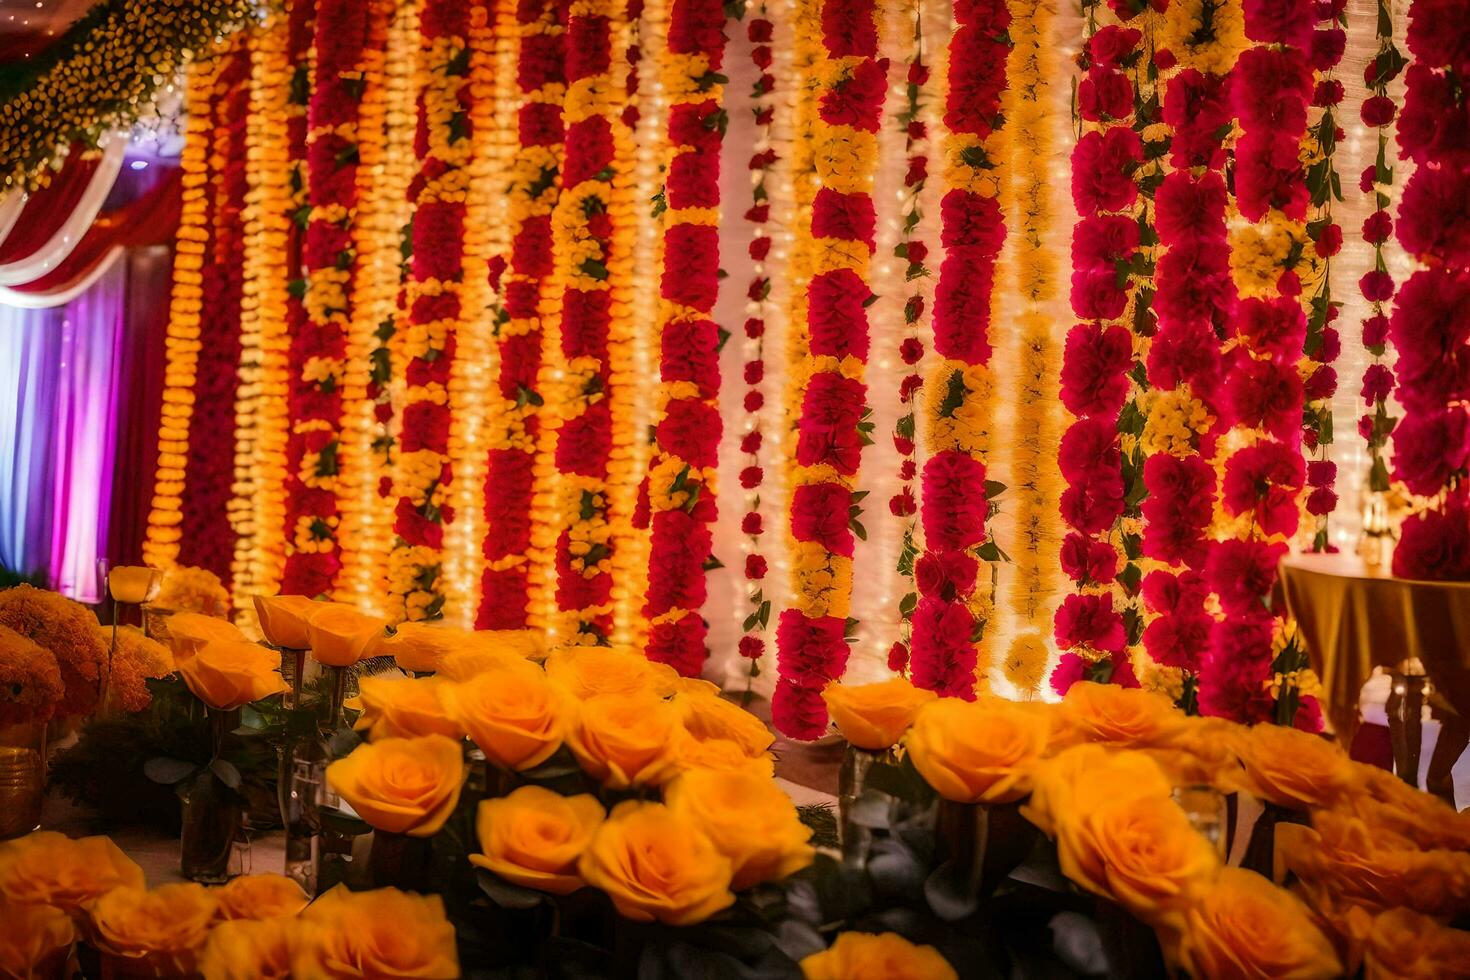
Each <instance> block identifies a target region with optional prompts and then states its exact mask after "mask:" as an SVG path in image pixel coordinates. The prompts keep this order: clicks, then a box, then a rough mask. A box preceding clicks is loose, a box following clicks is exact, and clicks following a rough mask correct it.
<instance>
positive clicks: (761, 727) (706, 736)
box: [673, 691, 776, 759]
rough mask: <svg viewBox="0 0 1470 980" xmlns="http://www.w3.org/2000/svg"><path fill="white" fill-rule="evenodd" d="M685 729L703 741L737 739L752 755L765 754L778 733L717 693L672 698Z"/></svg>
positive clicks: (759, 755)
mask: <svg viewBox="0 0 1470 980" xmlns="http://www.w3.org/2000/svg"><path fill="white" fill-rule="evenodd" d="M673 704H674V707H675V708H677V709H678V710H679V718H680V720H681V721H682V722H683V724H684V731H685V732H687V733H688V734H689V735H690V736H691V737H692V738H694V739H696V740H698V741H701V742H704V741H710V740H712V739H720V740H723V741H728V742H734V743H735V744H736V745H738V746H740V749H741V751H742V752H744V753H745V754H746V756H748V757H749V758H752V759H758V758H760V757H761V756H763V755H765V753H766V751H767V750H768V749H770V747H771V745H772V743H774V742H775V741H776V736H775V735H772V734H771V730H770V729H769V728H767V727H766V726H765V723H764V722H762V721H761V720H760V719H759V718H757V717H756V716H755V715H753V714H751V713H750V712H749V711H746V710H745V709H744V708H742V707H740V706H739V705H737V704H735V703H733V702H731V701H726V700H725V699H724V698H723V697H721V696H720V695H718V694H706V693H704V692H703V691H698V692H697V693H688V694H678V695H675V697H674V700H673Z"/></svg>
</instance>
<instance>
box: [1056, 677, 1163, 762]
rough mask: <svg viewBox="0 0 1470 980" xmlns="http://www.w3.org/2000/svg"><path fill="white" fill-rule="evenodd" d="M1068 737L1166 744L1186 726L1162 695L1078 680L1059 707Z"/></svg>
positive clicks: (1088, 740) (1131, 744)
mask: <svg viewBox="0 0 1470 980" xmlns="http://www.w3.org/2000/svg"><path fill="white" fill-rule="evenodd" d="M1061 718H1062V723H1063V724H1064V725H1065V726H1066V728H1067V730H1068V734H1069V735H1073V736H1075V737H1076V738H1078V739H1079V740H1081V741H1084V742H1118V743H1121V744H1123V745H1129V746H1148V745H1167V744H1169V743H1170V742H1171V741H1172V740H1173V738H1174V736H1175V735H1177V734H1178V733H1179V731H1180V730H1181V729H1182V728H1183V727H1184V726H1185V724H1186V723H1187V719H1186V717H1185V715H1184V712H1182V711H1180V710H1179V709H1178V708H1176V707H1174V703H1173V702H1172V701H1170V700H1169V699H1168V698H1166V697H1164V696H1163V695H1162V694H1158V693H1155V692H1154V691H1145V690H1143V689H1142V688H1125V687H1119V686H1118V685H1116V684H1095V683H1093V682H1092V681H1079V682H1078V683H1076V684H1073V685H1072V686H1071V687H1070V688H1069V689H1068V690H1067V694H1066V696H1065V697H1064V698H1063V699H1062V705H1061Z"/></svg>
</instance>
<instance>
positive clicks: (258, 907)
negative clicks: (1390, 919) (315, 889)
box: [214, 874, 311, 919]
mask: <svg viewBox="0 0 1470 980" xmlns="http://www.w3.org/2000/svg"><path fill="white" fill-rule="evenodd" d="M214 897H215V899H217V900H218V901H219V917H220V918H221V919H277V918H281V917H289V916H293V915H295V914H296V913H297V912H300V911H301V910H302V909H304V908H306V903H307V902H309V901H311V899H310V898H309V897H308V896H307V894H306V892H304V891H302V890H301V886H300V885H298V884H296V882H294V881H292V880H291V879H290V878H287V877H286V876H285V875H276V874H258V875H240V876H239V877H238V878H231V879H230V880H229V882H227V883H226V884H224V885H221V886H220V887H218V888H216V889H214Z"/></svg>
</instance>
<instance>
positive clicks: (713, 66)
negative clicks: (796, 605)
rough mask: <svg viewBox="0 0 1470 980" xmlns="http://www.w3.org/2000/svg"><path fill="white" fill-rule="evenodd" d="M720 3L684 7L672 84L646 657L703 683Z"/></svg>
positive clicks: (715, 373) (715, 426) (712, 436)
mask: <svg viewBox="0 0 1470 980" xmlns="http://www.w3.org/2000/svg"><path fill="white" fill-rule="evenodd" d="M724 21H725V12H724V7H723V6H722V5H721V3H720V2H719V0H674V2H673V3H672V4H671V5H670V9H669V34H668V51H667V53H666V55H665V62H664V64H665V71H664V75H663V87H664V92H665V94H666V95H667V96H668V99H669V117H668V126H669V130H668V132H669V144H670V146H671V147H672V148H673V153H674V155H673V158H672V160H671V162H670V164H669V170H668V176H667V179H666V181H665V183H664V193H663V205H664V207H666V208H667V213H666V214H665V215H664V237H663V254H664V258H663V274H662V276H661V277H660V280H659V297H660V300H661V302H660V304H659V320H660V324H659V338H660V357H659V380H660V382H661V383H662V386H663V387H662V389H661V391H660V395H659V400H660V406H659V413H658V424H657V428H656V430H655V435H656V437H657V442H656V445H655V446H654V453H653V459H652V461H651V466H650V470H649V483H648V493H649V503H650V508H651V510H650V530H649V534H650V545H649V555H648V595H647V602H646V603H645V604H644V606H643V614H644V616H646V617H647V618H648V622H649V630H648V641H647V645H646V647H645V653H646V654H647V656H648V659H650V660H653V661H656V662H658V663H665V664H669V665H671V666H673V667H674V668H675V669H676V670H678V671H679V672H680V673H681V674H684V675H686V676H691V677H693V676H698V675H699V671H700V668H701V667H702V666H703V665H704V658H705V645H704V638H705V623H704V620H703V619H702V618H701V617H700V615H699V609H700V607H701V606H702V605H703V604H704V599H705V572H704V566H705V564H706V562H707V561H708V560H709V557H710V549H711V540H712V537H711V533H710V525H711V524H713V523H714V520H715V514H716V505H715V498H714V487H715V470H716V466H717V464H718V453H719V445H720V427H721V419H720V412H719V407H718V402H717V399H718V397H719V391H720V368H719V350H720V340H719V333H720V328H719V327H718V326H717V325H716V324H715V322H714V320H713V319H712V316H713V313H714V308H715V299H716V297H717V296H718V295H719V277H720V269H719V265H720V243H719V228H718V222H719V205H720V144H721V142H722V139H723V137H724V132H725V113H724V110H723V109H722V108H721V105H720V103H721V96H722V94H723V87H722V83H723V76H721V75H720V74H719V70H720V66H721V64H722V63H723V61H724V55H725V35H724V30H723V25H724Z"/></svg>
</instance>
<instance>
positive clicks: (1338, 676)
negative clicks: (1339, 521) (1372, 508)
mask: <svg viewBox="0 0 1470 980" xmlns="http://www.w3.org/2000/svg"><path fill="white" fill-rule="evenodd" d="M1281 588H1282V592H1283V594H1284V595H1285V597H1286V606H1287V609H1288V610H1289V611H1290V613H1291V615H1292V616H1293V617H1295V619H1296V621H1297V623H1298V625H1299V626H1300V627H1301V630H1302V636H1303V638H1304V639H1305V640H1306V643H1307V649H1308V652H1309V654H1310V656H1311V659H1312V668H1313V669H1314V670H1315V671H1316V672H1317V676H1318V677H1320V678H1321V679H1322V689H1323V697H1324V699H1325V701H1326V703H1325V704H1324V705H1323V708H1324V710H1325V711H1326V713H1327V715H1328V718H1329V719H1330V721H1331V722H1332V726H1333V728H1334V729H1335V730H1336V731H1337V733H1338V736H1339V737H1340V738H1342V739H1343V740H1344V741H1345V742H1350V741H1351V739H1352V734H1353V732H1354V730H1355V729H1356V728H1357V725H1358V695H1359V692H1360V691H1361V690H1362V688H1363V684H1364V682H1365V681H1367V680H1368V678H1369V676H1370V675H1371V674H1372V673H1373V668H1374V667H1384V668H1386V669H1388V670H1393V669H1394V668H1395V667H1396V666H1397V665H1398V664H1399V663H1400V662H1402V661H1404V660H1405V659H1407V658H1417V659H1418V660H1419V661H1420V663H1422V664H1423V665H1424V671H1425V672H1426V673H1427V674H1428V675H1429V678H1430V680H1431V681H1432V682H1433V685H1434V690H1435V695H1434V697H1433V698H1432V700H1431V706H1432V707H1433V709H1434V711H1435V714H1436V715H1437V716H1439V717H1440V718H1441V720H1442V722H1443V723H1444V726H1445V727H1444V732H1443V734H1442V735H1441V738H1440V741H1441V743H1444V744H1443V747H1444V750H1445V752H1446V753H1448V752H1450V751H1452V750H1453V747H1454V743H1455V742H1457V741H1458V742H1460V743H1461V747H1462V748H1463V739H1464V737H1465V735H1466V734H1470V582H1418V581H1409V580H1406V579H1397V578H1394V577H1393V576H1392V575H1391V574H1389V570H1388V568H1387V566H1381V567H1374V566H1369V565H1367V564H1365V563H1364V562H1363V560H1362V559H1361V558H1359V557H1357V556H1356V555H1350V554H1336V555H1331V554H1304V555H1293V556H1290V557H1287V558H1286V559H1284V560H1283V561H1282V563H1281ZM1440 755H1441V751H1440V747H1439V746H1436V749H1435V759H1436V761H1438V760H1439V757H1440ZM1455 755H1456V756H1458V753H1455ZM1453 764H1454V758H1450V759H1449V760H1448V761H1447V762H1445V763H1444V765H1443V768H1444V769H1445V774H1444V775H1445V778H1448V769H1449V767H1450V766H1451V765H1453ZM1436 768H1437V767H1436V766H1435V765H1434V764H1433V763H1431V766H1430V773H1431V775H1430V783H1431V784H1433V783H1434V782H1435V776H1436V772H1435V769H1436Z"/></svg>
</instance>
